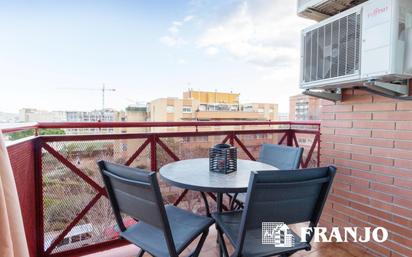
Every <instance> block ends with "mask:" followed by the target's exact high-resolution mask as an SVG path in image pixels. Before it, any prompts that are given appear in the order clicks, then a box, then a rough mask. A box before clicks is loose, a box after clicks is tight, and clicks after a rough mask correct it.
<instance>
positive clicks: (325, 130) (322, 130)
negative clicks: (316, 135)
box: [320, 127, 335, 135]
mask: <svg viewBox="0 0 412 257" xmlns="http://www.w3.org/2000/svg"><path fill="white" fill-rule="evenodd" d="M320 133H322V134H325V135H326V134H327V135H333V134H335V129H334V128H326V127H321V128H320Z"/></svg>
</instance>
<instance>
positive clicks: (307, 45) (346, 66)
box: [302, 13, 361, 83]
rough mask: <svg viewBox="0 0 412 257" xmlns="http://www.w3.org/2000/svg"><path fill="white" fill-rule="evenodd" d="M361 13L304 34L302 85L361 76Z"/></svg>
mask: <svg viewBox="0 0 412 257" xmlns="http://www.w3.org/2000/svg"><path fill="white" fill-rule="evenodd" d="M360 23H361V17H360V14H359V13H352V14H350V15H347V16H345V17H342V18H340V19H338V20H335V21H333V22H331V23H328V24H326V25H324V26H322V27H318V28H316V29H313V30H311V31H308V32H306V33H305V34H304V39H303V40H304V42H303V43H304V47H303V78H302V79H303V82H306V83H307V82H312V81H319V80H323V79H330V78H337V77H341V76H347V75H352V74H356V73H359V67H360V65H359V60H360V58H359V54H360V29H361V24H360Z"/></svg>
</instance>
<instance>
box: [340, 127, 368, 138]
mask: <svg viewBox="0 0 412 257" xmlns="http://www.w3.org/2000/svg"><path fill="white" fill-rule="evenodd" d="M335 134H336V135H346V136H356V137H370V136H371V130H369V129H343V128H337V129H335Z"/></svg>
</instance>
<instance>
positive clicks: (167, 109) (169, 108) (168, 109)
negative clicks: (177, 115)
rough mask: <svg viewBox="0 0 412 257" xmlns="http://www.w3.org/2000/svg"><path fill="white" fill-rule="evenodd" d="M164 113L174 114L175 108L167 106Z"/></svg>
mask: <svg viewBox="0 0 412 257" xmlns="http://www.w3.org/2000/svg"><path fill="white" fill-rule="evenodd" d="M166 112H167V113H174V112H175V107H174V106H173V105H168V106H167V107H166Z"/></svg>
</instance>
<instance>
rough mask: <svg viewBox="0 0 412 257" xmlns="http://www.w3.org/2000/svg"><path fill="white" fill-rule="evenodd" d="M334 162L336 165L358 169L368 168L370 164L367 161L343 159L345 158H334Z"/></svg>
mask: <svg viewBox="0 0 412 257" xmlns="http://www.w3.org/2000/svg"><path fill="white" fill-rule="evenodd" d="M335 163H336V164H337V165H342V166H344V167H347V168H352V169H359V170H370V165H369V164H368V163H363V162H357V161H351V160H345V159H336V160H335Z"/></svg>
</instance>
